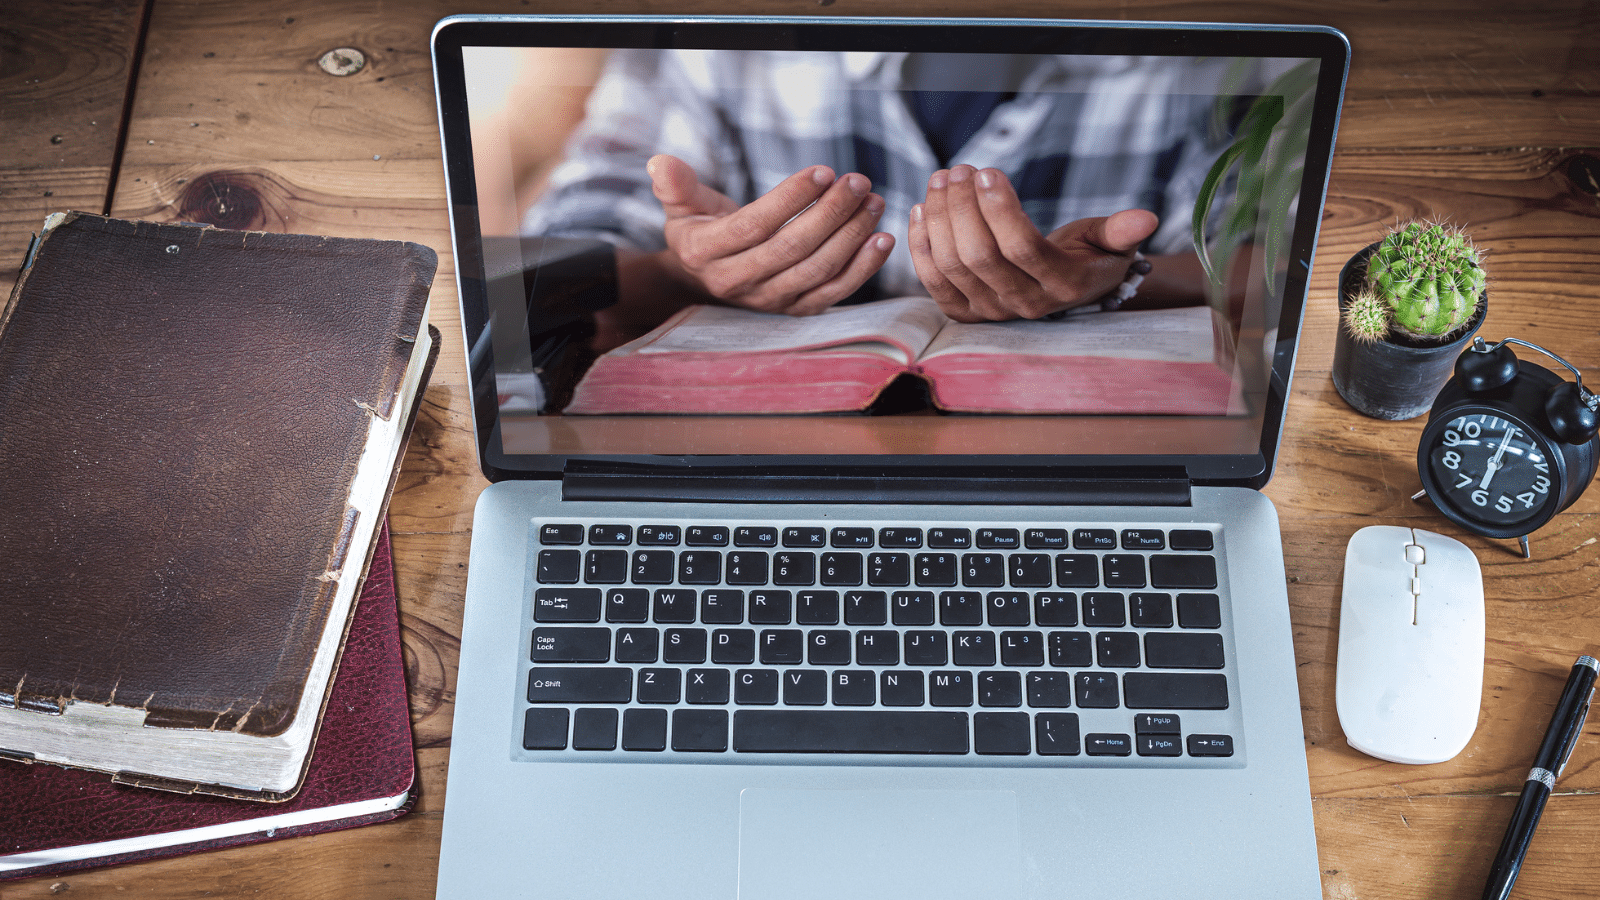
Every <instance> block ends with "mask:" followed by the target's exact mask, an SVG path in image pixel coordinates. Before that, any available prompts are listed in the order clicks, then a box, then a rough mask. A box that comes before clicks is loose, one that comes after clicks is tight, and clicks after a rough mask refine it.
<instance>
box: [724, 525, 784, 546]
mask: <svg viewBox="0 0 1600 900" xmlns="http://www.w3.org/2000/svg"><path fill="white" fill-rule="evenodd" d="M733 545H734V546H735V547H776V546H778V529H776V528H762V527H757V526H753V525H740V526H739V527H738V528H735V529H734V530H733Z"/></svg>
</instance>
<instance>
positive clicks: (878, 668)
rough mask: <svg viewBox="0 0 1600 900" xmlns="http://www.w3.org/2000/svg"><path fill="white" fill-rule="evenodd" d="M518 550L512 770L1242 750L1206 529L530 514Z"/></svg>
mask: <svg viewBox="0 0 1600 900" xmlns="http://www.w3.org/2000/svg"><path fill="white" fill-rule="evenodd" d="M532 540H533V544H534V548H533V549H534V563H533V570H532V572H531V578H530V582H531V584H530V591H529V596H528V597H527V615H526V618H525V621H526V622H527V629H528V633H527V635H526V638H525V640H524V641H523V642H522V646H523V648H524V650H523V659H522V670H523V671H524V672H525V673H526V679H525V680H524V681H523V682H522V683H521V684H520V685H519V688H518V689H519V703H518V710H519V712H518V714H519V719H520V720H519V722H518V731H519V733H520V734H521V750H522V752H521V753H519V754H517V756H518V758H523V759H540V758H549V757H550V756H552V755H553V754H557V753H561V754H565V755H566V756H569V757H570V756H573V755H577V756H583V757H588V758H595V759H600V758H605V757H607V756H608V755H609V756H610V757H613V758H641V759H645V758H648V759H653V760H656V761H660V760H662V759H664V758H669V757H670V758H674V759H681V760H691V761H698V762H705V761H711V760H716V759H725V760H759V759H771V758H780V757H781V758H785V759H787V758H789V755H792V754H802V755H807V756H817V755H834V756H838V757H839V758H845V757H849V758H856V756H857V755H862V754H864V755H871V756H874V757H880V756H884V755H888V756H898V757H904V758H917V759H922V760H925V761H952V760H958V759H966V760H968V761H971V760H975V759H978V758H980V757H983V758H991V759H993V758H1008V759H1010V760H1012V761H1016V762H1019V763H1024V762H1030V761H1031V762H1034V763H1038V764H1094V765H1117V764H1155V763H1159V764H1166V765H1194V764H1199V765H1206V764H1219V763H1221V764H1230V763H1231V764H1237V762H1238V757H1239V754H1240V753H1241V750H1242V748H1239V747H1237V746H1236V744H1235V737H1236V735H1237V734H1238V733H1239V732H1240V730H1241V726H1240V722H1241V718H1240V713H1239V710H1238V709H1237V703H1236V700H1235V698H1234V697H1233V695H1232V694H1231V693H1230V681H1231V680H1232V679H1231V673H1232V671H1233V670H1234V661H1233V660H1232V658H1231V656H1232V641H1231V637H1230V634H1229V631H1228V629H1227V628H1225V627H1224V626H1225V623H1224V609H1225V604H1224V602H1223V598H1222V596H1221V595H1220V593H1219V587H1218V585H1219V577H1218V574H1219V573H1218V554H1217V548H1216V546H1215V540H1214V533H1213V531H1212V530H1210V529H1204V528H1194V527H1170V528H1167V527H1159V526H1151V525H1139V526H1129V525H1124V526H1119V527H1101V526H1094V527H1064V526H1038V527H995V526H991V525H982V524H970V523H969V524H961V525H936V526H932V527H918V526H912V525H905V524H899V523H890V524H863V525H838V524H832V523H751V522H739V523H721V522H704V521H702V522H656V523H649V524H624V523H619V522H614V521H606V522H581V521H536V522H535V523H534V530H533V538H532ZM773 755H778V756H777V757H774V756H773ZM1122 761H1126V762H1122Z"/></svg>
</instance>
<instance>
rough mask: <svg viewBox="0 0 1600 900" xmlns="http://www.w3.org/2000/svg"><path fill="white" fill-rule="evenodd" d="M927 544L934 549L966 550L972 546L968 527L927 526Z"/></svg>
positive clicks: (970, 532) (970, 531)
mask: <svg viewBox="0 0 1600 900" xmlns="http://www.w3.org/2000/svg"><path fill="white" fill-rule="evenodd" d="M928 546H929V547H931V548H933V549H935V550H966V549H968V548H970V547H971V546H972V530H971V529H968V528H929V529H928Z"/></svg>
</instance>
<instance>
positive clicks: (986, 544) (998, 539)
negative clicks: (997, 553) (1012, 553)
mask: <svg viewBox="0 0 1600 900" xmlns="http://www.w3.org/2000/svg"><path fill="white" fill-rule="evenodd" d="M978 549H980V550H1021V549H1022V535H1021V534H1020V533H1018V532H1017V529H1015V528H979V529H978Z"/></svg>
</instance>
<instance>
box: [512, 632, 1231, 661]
mask: <svg viewBox="0 0 1600 900" xmlns="http://www.w3.org/2000/svg"><path fill="white" fill-rule="evenodd" d="M1194 637H1209V635H1194ZM531 658H532V660H533V661H534V662H536V663H558V662H588V663H603V662H609V661H610V660H611V629H609V628H535V629H534V630H533V651H532V654H531Z"/></svg>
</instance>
